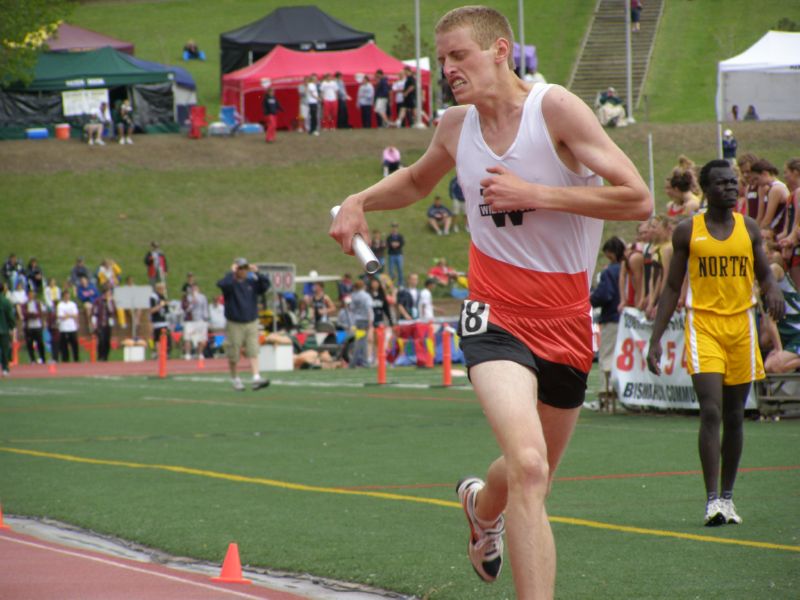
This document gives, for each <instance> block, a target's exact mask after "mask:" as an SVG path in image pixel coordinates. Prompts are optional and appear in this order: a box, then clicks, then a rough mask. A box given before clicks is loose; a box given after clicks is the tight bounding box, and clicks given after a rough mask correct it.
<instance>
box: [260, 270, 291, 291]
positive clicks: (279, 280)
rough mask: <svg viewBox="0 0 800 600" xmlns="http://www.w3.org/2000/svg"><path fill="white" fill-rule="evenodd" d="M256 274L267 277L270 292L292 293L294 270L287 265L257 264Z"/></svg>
mask: <svg viewBox="0 0 800 600" xmlns="http://www.w3.org/2000/svg"><path fill="white" fill-rule="evenodd" d="M256 266H257V267H258V272H259V273H261V274H262V275H266V276H267V277H269V281H270V283H271V284H272V287H271V288H270V291H272V292H293V291H294V283H295V268H294V265H293V264H289V263H257V264H256Z"/></svg>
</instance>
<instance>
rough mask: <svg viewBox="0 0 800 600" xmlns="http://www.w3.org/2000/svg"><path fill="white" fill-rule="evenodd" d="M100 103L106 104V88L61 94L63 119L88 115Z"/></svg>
mask: <svg viewBox="0 0 800 600" xmlns="http://www.w3.org/2000/svg"><path fill="white" fill-rule="evenodd" d="M102 102H105V103H106V104H108V89H107V88H101V89H88V90H74V91H70V92H61V103H62V105H63V110H64V116H65V117H74V116H78V115H88V114H90V113H91V112H92V110H94V109H95V108H97V107H98V106H100V103H102Z"/></svg>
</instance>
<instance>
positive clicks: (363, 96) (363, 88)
mask: <svg viewBox="0 0 800 600" xmlns="http://www.w3.org/2000/svg"><path fill="white" fill-rule="evenodd" d="M374 100H375V88H373V87H372V84H371V83H370V81H369V75H364V81H362V82H361V85H360V86H358V100H357V101H358V108H359V110H360V111H361V127H362V129H370V128H371V127H372V103H373V102H374Z"/></svg>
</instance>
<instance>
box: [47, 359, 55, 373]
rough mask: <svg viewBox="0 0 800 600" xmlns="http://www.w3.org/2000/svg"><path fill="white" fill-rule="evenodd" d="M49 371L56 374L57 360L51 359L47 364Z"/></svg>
mask: <svg viewBox="0 0 800 600" xmlns="http://www.w3.org/2000/svg"><path fill="white" fill-rule="evenodd" d="M47 372H48V373H50V375H55V374H56V363H55V361H52V360H51V361H50V362H49V363H48V364H47Z"/></svg>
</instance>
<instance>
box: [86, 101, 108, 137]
mask: <svg viewBox="0 0 800 600" xmlns="http://www.w3.org/2000/svg"><path fill="white" fill-rule="evenodd" d="M106 125H108V126H110V125H111V113H110V112H109V110H108V103H107V102H101V103H100V106H97V107H95V108H94V109H92V111H91V112H90V113H89V123H88V124H87V125H86V133H87V134H89V145H90V146H93V145H95V144H97V145H98V146H105V145H106V143H105V142H104V141H103V128H104V127H105V126H106Z"/></svg>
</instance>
